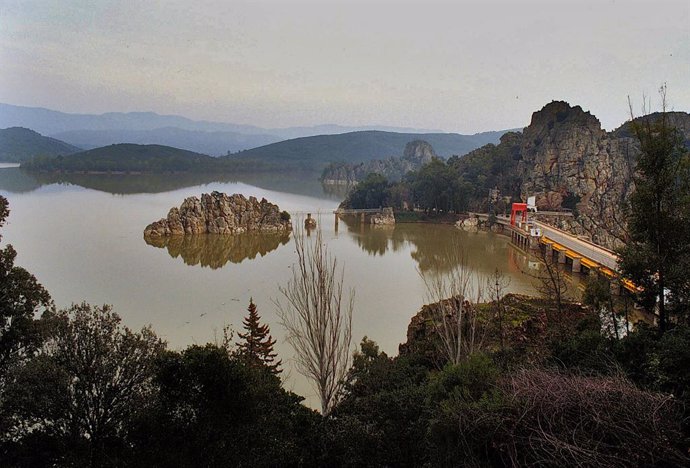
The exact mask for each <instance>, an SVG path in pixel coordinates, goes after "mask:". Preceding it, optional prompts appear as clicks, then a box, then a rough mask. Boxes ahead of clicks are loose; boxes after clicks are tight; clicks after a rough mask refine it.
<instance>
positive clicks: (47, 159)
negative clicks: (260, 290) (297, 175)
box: [21, 144, 311, 174]
mask: <svg viewBox="0 0 690 468" xmlns="http://www.w3.org/2000/svg"><path fill="white" fill-rule="evenodd" d="M305 166H309V165H305ZM21 167H22V168H24V169H27V170H29V171H40V172H81V173H89V172H99V173H101V172H105V173H112V172H117V173H170V172H184V173H206V174H213V173H233V172H247V171H252V172H254V171H256V172H260V171H273V170H279V169H280V170H284V169H287V167H286V166H285V165H284V164H280V163H279V162H276V161H260V160H256V159H249V158H243V159H238V158H236V157H233V156H225V157H219V158H214V157H211V156H207V155H204V154H199V153H194V152H192V151H186V150H181V149H178V148H172V147H169V146H161V145H134V144H117V145H110V146H105V147H102V148H96V149H93V150H89V151H82V152H80V153H76V154H71V155H67V156H54V157H53V156H36V157H34V158H32V159H30V160H28V161H25V162H23V163H22V165H21ZM289 169H292V170H301V169H305V167H303V165H300V164H299V163H295V164H292V165H289ZM306 169H311V168H310V167H306Z"/></svg>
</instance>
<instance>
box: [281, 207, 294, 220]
mask: <svg viewBox="0 0 690 468" xmlns="http://www.w3.org/2000/svg"><path fill="white" fill-rule="evenodd" d="M290 219H292V218H291V216H290V213H288V212H287V211H284V210H283V211H281V212H280V220H281V221H290Z"/></svg>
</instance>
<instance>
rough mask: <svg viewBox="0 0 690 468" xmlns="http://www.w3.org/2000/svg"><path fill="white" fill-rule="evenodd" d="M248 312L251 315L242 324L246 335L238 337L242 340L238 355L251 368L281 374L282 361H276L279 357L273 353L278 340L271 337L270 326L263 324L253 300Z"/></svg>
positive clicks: (241, 334) (238, 344) (238, 347)
mask: <svg viewBox="0 0 690 468" xmlns="http://www.w3.org/2000/svg"><path fill="white" fill-rule="evenodd" d="M247 311H248V312H249V315H248V316H246V317H245V318H244V321H243V322H242V326H243V328H244V329H245V331H246V333H238V335H237V336H239V337H240V339H241V340H242V341H240V342H238V343H237V353H238V355H239V356H240V357H241V358H242V359H243V360H244V361H245V362H246V363H247V365H248V366H250V367H263V368H265V369H267V370H268V371H269V372H271V373H272V374H276V375H277V374H280V373H281V372H282V370H281V369H280V365H281V364H282V361H280V360H277V359H276V358H277V357H278V355H277V354H276V353H275V352H274V351H273V346H275V344H276V340H274V339H273V337H272V336H271V331H270V329H269V328H268V325H265V324H264V325H262V324H261V317H260V316H259V312H258V311H257V310H256V304H254V301H253V300H251V299H250V300H249V307H248V308H247Z"/></svg>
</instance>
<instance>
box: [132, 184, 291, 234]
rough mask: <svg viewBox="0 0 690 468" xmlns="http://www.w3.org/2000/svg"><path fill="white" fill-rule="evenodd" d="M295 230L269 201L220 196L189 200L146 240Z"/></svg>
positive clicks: (152, 229)
mask: <svg viewBox="0 0 690 468" xmlns="http://www.w3.org/2000/svg"><path fill="white" fill-rule="evenodd" d="M291 229H292V224H291V223H290V215H289V214H287V213H286V212H282V213H281V211H280V209H279V208H278V206H277V205H274V204H273V203H269V202H268V201H266V199H265V198H264V199H262V200H261V201H258V200H257V199H256V197H249V198H248V199H247V198H245V197H244V196H243V195H239V194H235V195H231V196H228V195H226V194H224V193H220V192H212V193H210V194H208V193H204V194H202V195H201V199H199V198H197V197H189V198H186V199H185V200H184V202H182V205H180V207H179V208H176V207H173V208H171V209H170V211H169V212H168V216H167V217H166V218H163V219H161V220H159V221H156V222H154V223H151V224H149V225H148V226H146V229H145V230H144V237H166V236H178V235H185V234H187V235H190V234H242V233H244V232H251V231H258V232H286V231H290V230H291Z"/></svg>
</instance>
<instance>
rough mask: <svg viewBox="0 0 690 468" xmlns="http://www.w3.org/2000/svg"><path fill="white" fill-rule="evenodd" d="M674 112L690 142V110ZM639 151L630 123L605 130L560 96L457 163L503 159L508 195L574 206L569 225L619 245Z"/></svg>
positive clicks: (547, 206) (542, 204)
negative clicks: (498, 139)
mask: <svg viewBox="0 0 690 468" xmlns="http://www.w3.org/2000/svg"><path fill="white" fill-rule="evenodd" d="M668 117H669V120H670V122H671V124H672V125H674V126H676V127H677V128H678V129H679V130H680V131H681V132H683V133H684V135H685V138H686V142H687V141H690V114H687V113H683V112H671V113H669V114H668ZM651 118H654V115H652V116H651ZM689 146H690V145H689ZM508 154H510V155H512V156H511V157H510V158H506V157H505V155H508ZM638 155H639V145H638V143H637V140H636V139H635V138H634V137H633V136H632V134H631V132H630V128H629V123H627V124H624V125H623V126H621V127H620V128H618V129H616V130H614V131H612V132H606V131H605V130H603V129H602V128H601V124H600V123H599V120H598V119H597V118H596V117H594V116H593V115H591V114H590V113H589V112H585V111H583V110H582V108H581V107H579V106H575V107H572V106H570V104H568V103H567V102H563V101H554V102H551V103H550V104H547V105H546V106H544V108H543V109H541V110H540V111H537V112H535V113H534V114H533V115H532V121H531V123H530V125H529V126H527V127H526V128H525V129H524V131H523V132H522V134H520V133H511V134H506V135H504V138H503V139H502V141H501V143H500V144H499V145H497V146H493V145H487V146H486V147H483V148H480V149H478V150H475V151H473V152H471V153H469V154H468V155H467V156H465V157H463V158H461V159H460V160H459V161H458V166H459V167H460V168H461V173H462V170H463V169H464V170H469V164H470V163H471V162H472V161H477V160H479V159H480V158H482V159H484V158H489V159H491V158H493V159H495V160H498V159H499V158H503V161H506V163H505V164H503V166H504V167H503V168H502V169H500V171H501V176H502V177H498V178H497V180H505V181H506V182H505V186H504V187H499V188H500V189H501V192H502V195H512V196H513V201H516V199H517V198H521V199H522V200H525V199H526V198H527V197H528V196H530V195H536V196H537V207H538V208H539V209H542V210H554V209H560V208H570V209H573V210H574V212H575V217H574V218H573V219H572V220H568V221H569V223H568V224H569V230H570V231H572V232H573V233H574V234H577V235H585V236H588V237H590V238H591V239H592V240H593V241H595V242H597V243H599V244H601V245H604V246H607V247H609V248H615V247H616V246H618V245H620V244H621V243H622V242H625V221H624V216H623V206H624V204H625V201H626V200H627V198H628V197H629V195H630V193H631V192H632V191H633V190H634V183H633V175H634V172H635V161H636V158H637V156H638ZM465 159H466V160H465ZM463 160H465V161H463ZM515 181H517V182H518V185H517V186H516V185H515V184H514V182H515ZM518 187H519V189H518ZM518 190H519V193H516V192H518Z"/></svg>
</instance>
